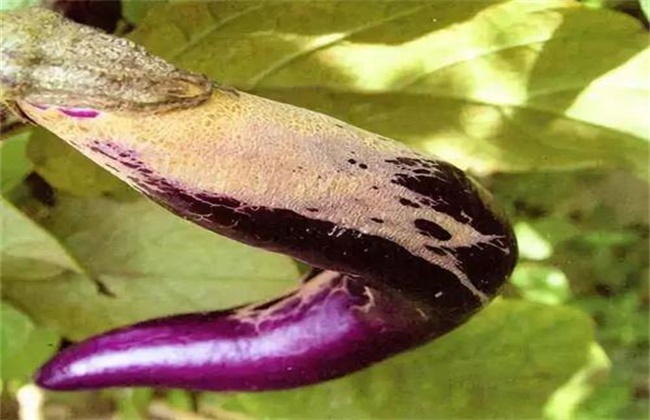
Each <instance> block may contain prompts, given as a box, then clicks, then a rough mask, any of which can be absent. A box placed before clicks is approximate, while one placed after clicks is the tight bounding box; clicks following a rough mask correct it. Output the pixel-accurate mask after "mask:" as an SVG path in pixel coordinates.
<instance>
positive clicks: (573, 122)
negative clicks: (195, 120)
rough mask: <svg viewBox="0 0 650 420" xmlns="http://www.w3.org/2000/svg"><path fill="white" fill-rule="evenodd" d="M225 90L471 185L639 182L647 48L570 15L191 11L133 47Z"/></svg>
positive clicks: (524, 5) (467, 8)
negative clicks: (296, 111)
mask: <svg viewBox="0 0 650 420" xmlns="http://www.w3.org/2000/svg"><path fill="white" fill-rule="evenodd" d="M132 38H133V39H134V40H135V41H137V42H139V43H142V44H143V45H145V46H146V47H147V48H148V49H149V50H150V51H152V52H154V53H156V54H158V55H160V56H162V57H165V58H167V59H169V60H171V61H173V62H174V63H175V64H178V65H179V66H182V67H186V68H189V69H192V70H195V71H199V72H202V73H205V74H208V75H209V76H211V77H213V78H214V79H216V80H218V81H220V82H223V83H225V84H227V85H234V86H237V87H239V88H241V89H244V90H248V91H252V92H254V93H257V94H260V95H262V96H267V97H271V98H274V99H277V100H280V101H285V102H289V103H294V104H297V105H301V106H304V107H307V108H311V109H316V110H320V111H323V112H325V113H328V114H331V115H334V116H337V117H340V118H342V119H344V120H347V121H348V122H351V123H353V124H355V125H358V126H361V127H364V128H367V129H369V130H372V131H376V132H379V133H382V134H384V135H388V136H392V137H395V138H397V139H400V140H403V141H406V142H409V143H411V144H413V145H414V146H416V147H419V148H421V149H423V150H426V151H428V152H431V153H434V154H438V155H440V156H442V157H444V158H447V159H449V160H451V161H453V162H455V163H456V164H458V165H460V166H463V167H469V168H471V169H473V170H475V171H478V172H483V173H485V172H489V171H493V170H500V171H519V170H531V169H534V170H537V169H558V168H576V167H588V166H602V165H609V166H617V167H622V168H626V169H628V170H631V171H634V172H635V173H636V174H639V175H642V176H645V175H647V170H648V153H647V151H648V140H649V137H650V125H649V121H650V120H649V119H648V118H647V115H648V114H650V112H649V108H650V105H649V104H650V98H649V87H648V78H647V74H648V72H649V71H650V54H649V53H648V51H649V50H648V38H647V34H646V33H645V31H644V30H643V28H642V26H641V25H640V23H639V22H638V21H636V20H635V19H633V18H631V17H629V16H626V15H623V14H620V13H617V12H613V11H610V10H592V9H588V8H585V7H582V6H580V5H579V4H577V3H576V2H573V1H559V0H558V1H555V0H551V1H545V2H539V1H528V0H520V1H508V2H497V1H494V2H489V1H481V2H456V1H437V2H422V3H418V2H411V1H392V2H379V3H377V2H238V1H230V2H227V1H226V2H196V3H187V2H183V3H180V4H168V5H166V6H164V7H159V8H156V9H153V10H151V12H150V13H149V14H148V15H147V18H146V19H145V20H144V21H143V22H142V24H141V25H140V26H139V28H138V29H137V30H136V31H135V32H134V33H133V34H132Z"/></svg>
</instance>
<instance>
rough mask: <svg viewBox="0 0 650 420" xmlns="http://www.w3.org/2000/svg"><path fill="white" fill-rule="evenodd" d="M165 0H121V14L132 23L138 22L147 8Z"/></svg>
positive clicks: (144, 14) (146, 11)
mask: <svg viewBox="0 0 650 420" xmlns="http://www.w3.org/2000/svg"><path fill="white" fill-rule="evenodd" d="M166 1H167V0H147V1H142V0H122V15H123V16H124V17H125V18H126V20H128V21H129V22H131V23H133V24H136V25H137V24H139V23H140V21H142V19H144V17H145V16H146V15H147V13H148V12H149V9H151V8H153V7H156V6H158V5H161V4H164V3H166Z"/></svg>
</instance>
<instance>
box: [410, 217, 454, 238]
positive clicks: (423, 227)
mask: <svg viewBox="0 0 650 420" xmlns="http://www.w3.org/2000/svg"><path fill="white" fill-rule="evenodd" d="M413 224H414V225H415V227H416V228H418V229H419V231H420V233H421V234H423V235H426V236H429V237H431V238H434V239H437V240H439V241H448V240H450V239H451V233H449V232H447V231H446V230H445V229H444V228H443V227H442V226H440V225H439V224H437V223H434V222H432V221H430V220H425V219H415V222H413Z"/></svg>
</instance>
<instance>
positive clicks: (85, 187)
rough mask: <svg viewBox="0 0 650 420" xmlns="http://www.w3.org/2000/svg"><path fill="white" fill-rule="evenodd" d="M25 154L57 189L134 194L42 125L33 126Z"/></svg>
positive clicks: (88, 193)
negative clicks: (40, 127)
mask: <svg viewBox="0 0 650 420" xmlns="http://www.w3.org/2000/svg"><path fill="white" fill-rule="evenodd" d="M28 155H29V158H30V159H31V160H32V162H33V163H34V170H35V171H36V172H37V173H38V174H39V175H40V176H42V177H43V178H44V179H45V180H46V181H47V182H48V183H49V184H50V185H52V186H53V187H54V188H56V189H58V190H59V191H64V192H66V193H68V194H72V195H76V196H87V197H98V196H103V195H111V196H114V197H119V198H125V197H133V196H135V193H134V192H133V191H132V190H131V189H130V188H129V187H128V186H127V185H126V184H125V183H123V182H122V181H120V180H119V179H118V178H117V177H115V176H113V175H111V174H110V173H109V172H108V171H106V170H104V169H103V168H102V167H100V166H99V165H97V164H96V163H94V162H93V161H91V160H90V159H88V158H87V157H85V156H84V155H82V154H81V153H80V152H78V151H77V150H75V149H74V148H72V147H70V146H68V145H67V144H66V143H65V142H63V140H60V139H59V138H58V137H57V136H55V135H54V134H52V133H50V132H48V131H46V130H44V129H37V130H34V133H33V135H32V138H31V140H30V142H29V145H28Z"/></svg>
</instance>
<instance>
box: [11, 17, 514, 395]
mask: <svg viewBox="0 0 650 420" xmlns="http://www.w3.org/2000/svg"><path fill="white" fill-rule="evenodd" d="M2 23H3V25H4V26H5V27H6V26H9V27H10V31H9V33H10V34H11V36H10V37H11V39H12V41H11V42H5V40H4V39H3V42H2V46H1V49H0V52H1V53H2V57H3V58H6V59H7V60H8V61H9V63H10V65H9V66H8V68H7V69H5V68H3V69H2V70H1V71H2V74H1V76H2V78H1V81H0V82H1V86H2V100H3V102H5V103H7V104H9V105H10V106H11V108H12V109H14V110H15V111H16V112H18V113H19V114H20V115H22V116H23V117H24V118H26V119H28V120H30V121H32V122H34V123H35V124H38V125H41V126H43V127H45V128H47V129H49V130H51V131H52V132H54V133H55V134H57V135H58V136H60V137H61V138H62V139H64V140H65V141H66V142H68V143H69V144H71V145H72V146H74V147H75V148H77V149H78V150H80V151H81V152H83V153H84V154H85V155H87V156H88V157H90V158H91V159H93V160H94V161H95V162H97V163H98V164H100V165H101V166H103V167H104V168H106V169H107V170H109V171H110V172H112V173H113V174H115V175H116V176H118V177H119V178H121V179H122V180H124V181H126V182H127V183H129V184H130V185H132V186H133V187H134V188H135V189H137V190H138V191H140V192H142V193H143V194H144V195H145V196H147V197H149V198H150V199H152V200H154V201H155V202H157V203H159V204H160V205H162V206H164V207H165V208H167V209H168V210H170V211H171V212H172V213H174V214H176V215H178V216H180V217H183V218H185V219H187V220H190V221H192V222H194V223H196V224H198V225H199V226H202V227H204V228H206V229H209V230H211V231H213V232H216V233H218V234H221V235H224V236H227V237H229V238H232V239H235V240H238V241H241V242H244V243H247V244H249V245H253V246H256V247H260V248H264V249H267V250H269V251H273V252H279V253H282V254H286V255H289V256H291V257H293V258H295V259H297V260H300V261H303V262H305V263H307V264H309V265H311V266H313V267H314V268H315V270H314V271H313V273H312V274H311V275H310V276H308V278H306V279H305V280H304V281H303V282H302V283H301V284H300V285H299V286H298V287H297V289H296V290H295V291H293V292H292V293H289V294H287V295H285V296H282V297H280V298H277V299H274V300H272V301H270V302H264V303H253V304H248V305H244V306H242V307H239V308H234V309H231V310H225V311H216V312H209V313H199V314H185V315H175V316H170V317H167V318H161V319H155V320H151V321H146V322H143V323H139V324H135V325H131V326H126V327H124V328H120V329H117V330H113V331H109V332H107V333H104V334H101V335H99V336H96V337H92V338H90V339H87V340H85V341H83V342H81V343H79V344H76V345H74V346H71V347H69V348H67V349H65V350H63V351H62V352H61V353H59V354H58V355H56V356H55V357H54V358H53V359H52V360H50V361H49V362H48V363H47V364H46V365H45V366H43V367H42V368H41V369H40V371H39V372H38V374H37V377H36V381H37V383H38V384H40V385H41V386H43V387H46V388H49V389H59V390H76V389H90V388H101V387H110V386H155V387H181V388H188V389H197V390H239V391H257V390H272V389H283V388H292V387H298V386H302V385H308V384H313V383H318V382H321V381H325V380H328V379H332V378H336V377H340V376H343V375H346V374H349V373H351V372H354V371H357V370H359V369H362V368H365V367H367V366H370V365H372V364H373V363H376V362H379V361H381V360H384V359H386V358H387V357H390V356H392V355H394V354H397V353H399V352H402V351H405V350H408V349H412V348H414V347H416V346H419V345H422V344H424V343H427V342H429V341H431V340H433V339H435V338H437V337H439V336H441V335H443V334H445V333H447V332H449V331H451V330H452V329H454V328H456V327H458V326H459V325H461V324H462V323H464V322H465V321H467V319H469V317H470V316H471V315H473V314H474V313H476V312H477V311H478V310H480V309H481V308H482V307H484V306H485V305H486V304H487V303H488V302H489V301H490V299H491V298H493V297H494V296H495V295H496V294H497V293H498V291H499V289H500V288H501V286H502V285H503V283H504V282H505V281H506V279H507V277H508V276H509V275H510V273H511V271H512V269H513V267H514V264H515V261H516V257H517V247H516V242H515V239H514V235H513V232H512V229H511V227H510V225H509V223H508V222H507V220H506V219H505V218H504V216H503V215H502V214H501V213H500V212H499V211H498V210H497V209H495V207H494V206H493V204H492V200H491V198H490V196H489V194H487V193H486V192H485V191H484V190H483V189H482V188H481V187H480V186H478V185H477V184H476V183H475V182H474V181H472V180H471V179H470V178H468V177H467V176H466V175H465V174H464V173H463V172H462V171H461V170H459V169H457V168H456V167H454V166H452V165H450V164H448V163H445V162H443V161H440V160H437V159H434V158H431V157H427V156H424V155H422V154H420V153H417V152H415V151H413V150H411V149H409V148H407V147H406V146H404V145H402V144H400V143H398V142H395V141H393V140H391V139H387V138H385V137H382V136H379V135H377V134H373V133H370V132H367V131H364V130H361V129H359V128H356V127H353V126H351V125H348V124H346V123H344V122H341V121H338V120H336V119H333V118H331V117H328V116H326V115H323V114H319V113H316V112H313V111H309V110H306V109H302V108H298V107H294V106H291V105H287V104H282V103H278V102H274V101H270V100H267V99H264V98H260V97H257V96H253V95H250V94H246V93H244V92H239V91H237V90H234V89H226V88H222V87H220V86H218V85H216V84H215V83H213V82H211V81H209V80H208V79H207V78H205V77H203V76H201V75H196V74H192V73H189V72H186V71H183V70H180V69H176V68H174V67H173V66H171V65H170V64H168V63H165V62H164V61H162V60H161V59H159V58H157V57H154V56H151V55H149V54H148V53H147V52H146V51H145V50H144V49H142V48H141V47H138V46H136V45H135V44H133V43H131V42H130V41H127V40H123V39H119V38H114V37H111V36H109V35H106V34H102V33H99V32H97V31H95V30H93V29H90V28H86V27H83V26H80V25H78V24H74V23H71V22H69V21H66V20H64V19H63V18H61V17H59V16H57V15H56V14H53V13H52V12H47V11H44V10H40V9H35V10H31V11H29V12H12V13H5V14H3V15H2ZM35 27H37V28H39V30H38V31H36V30H33V28H35ZM80 48H86V49H87V50H86V52H85V53H84V54H82V55H80V54H74V51H79V50H80ZM109 62H110V64H108V63H109ZM54 69H56V70H57V71H55V70H54ZM62 74H64V75H65V76H64V77H62V76H61V75H62ZM243 287H245V285H243Z"/></svg>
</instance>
